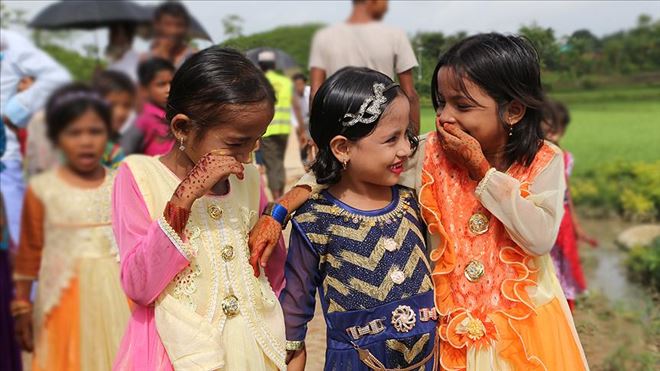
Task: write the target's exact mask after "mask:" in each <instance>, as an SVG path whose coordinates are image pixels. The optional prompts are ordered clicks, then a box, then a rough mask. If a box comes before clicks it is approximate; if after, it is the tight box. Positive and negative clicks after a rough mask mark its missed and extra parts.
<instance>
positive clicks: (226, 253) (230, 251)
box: [221, 245, 234, 262]
mask: <svg viewBox="0 0 660 371" xmlns="http://www.w3.org/2000/svg"><path fill="white" fill-rule="evenodd" d="M221 254H222V258H223V259H224V260H225V261H226V262H228V261H230V260H232V259H234V247H233V246H231V245H227V246H225V247H223V248H222V252H221Z"/></svg>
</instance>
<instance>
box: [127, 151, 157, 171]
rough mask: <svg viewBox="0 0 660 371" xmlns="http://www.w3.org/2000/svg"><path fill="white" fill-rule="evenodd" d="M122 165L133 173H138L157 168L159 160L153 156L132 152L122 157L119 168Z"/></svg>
mask: <svg viewBox="0 0 660 371" xmlns="http://www.w3.org/2000/svg"><path fill="white" fill-rule="evenodd" d="M124 166H126V167H127V168H128V169H129V170H130V171H131V172H132V173H133V174H139V173H142V172H149V171H152V170H155V169H157V168H158V167H160V160H159V159H158V157H154V156H147V155H141V154H134V155H129V156H127V157H126V158H124V161H123V165H121V166H120V169H121V167H124Z"/></svg>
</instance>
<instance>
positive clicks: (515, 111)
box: [504, 100, 527, 125]
mask: <svg viewBox="0 0 660 371" xmlns="http://www.w3.org/2000/svg"><path fill="white" fill-rule="evenodd" d="M526 111H527V107H525V105H524V104H522V103H520V102H518V101H517V100H514V101H512V102H511V103H509V106H508V107H507V110H506V115H505V116H504V117H505V119H506V124H507V125H515V124H517V123H519V122H520V120H522V118H523V117H525V112H526Z"/></svg>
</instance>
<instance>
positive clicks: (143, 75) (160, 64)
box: [137, 57, 176, 86]
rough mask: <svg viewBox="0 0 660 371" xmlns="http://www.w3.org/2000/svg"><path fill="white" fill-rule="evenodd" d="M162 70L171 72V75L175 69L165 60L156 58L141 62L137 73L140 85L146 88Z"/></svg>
mask: <svg viewBox="0 0 660 371" xmlns="http://www.w3.org/2000/svg"><path fill="white" fill-rule="evenodd" d="M163 70H168V71H172V73H174V71H176V68H175V67H174V65H173V64H172V62H170V61H168V60H167V59H163V58H158V57H154V58H150V59H147V60H146V61H143V62H141V63H140V65H139V66H138V71H137V73H138V80H140V85H142V86H148V85H149V84H151V82H152V81H154V79H155V78H156V75H157V74H158V72H160V71H163Z"/></svg>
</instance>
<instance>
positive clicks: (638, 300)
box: [581, 219, 646, 308]
mask: <svg viewBox="0 0 660 371" xmlns="http://www.w3.org/2000/svg"><path fill="white" fill-rule="evenodd" d="M582 223H583V227H584V228H585V230H586V231H587V232H588V233H590V234H591V235H592V236H595V237H596V238H597V239H598V240H599V242H600V246H599V247H598V248H596V249H592V248H589V247H581V248H582V249H583V250H582V251H581V255H582V256H584V257H585V258H587V259H591V260H593V261H594V264H593V266H594V268H593V269H586V270H585V275H586V278H587V284H588V289H589V290H590V291H597V292H600V293H602V294H603V295H604V296H605V297H607V298H608V299H609V300H610V301H611V302H612V303H617V304H623V305H624V306H626V307H628V308H639V306H640V305H642V304H643V303H644V302H645V296H646V294H645V293H644V290H643V289H642V288H641V287H640V286H639V285H637V284H636V283H634V282H630V281H629V280H628V277H627V275H626V273H627V272H626V267H625V265H624V260H625V259H626V256H627V252H626V251H624V250H622V249H620V248H619V247H618V246H617V245H616V243H615V240H616V237H617V236H618V234H619V233H621V232H622V231H624V230H625V229H626V228H628V227H630V226H631V224H630V223H626V222H623V221H620V220H616V219H585V220H583V221H582Z"/></svg>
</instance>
